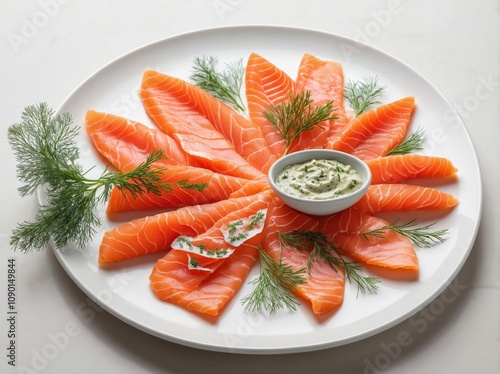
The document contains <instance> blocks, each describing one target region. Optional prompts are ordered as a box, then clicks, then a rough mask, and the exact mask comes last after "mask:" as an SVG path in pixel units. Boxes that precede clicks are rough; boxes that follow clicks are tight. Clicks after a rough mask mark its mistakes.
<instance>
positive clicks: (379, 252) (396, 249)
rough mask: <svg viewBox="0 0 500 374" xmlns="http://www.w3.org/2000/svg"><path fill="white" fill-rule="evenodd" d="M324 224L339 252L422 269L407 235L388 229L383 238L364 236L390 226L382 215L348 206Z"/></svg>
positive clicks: (386, 265) (388, 265) (372, 262)
mask: <svg viewBox="0 0 500 374" xmlns="http://www.w3.org/2000/svg"><path fill="white" fill-rule="evenodd" d="M324 224H325V228H324V230H325V232H328V233H329V234H330V237H331V240H332V242H333V243H334V244H335V246H336V248H337V249H338V251H339V252H340V253H342V254H343V255H345V256H349V257H351V258H352V259H353V260H355V261H358V262H363V263H365V264H369V265H374V266H380V267H384V268H389V269H404V270H407V271H412V272H415V273H417V272H418V271H419V265H418V258H417V254H416V253H415V249H414V247H413V244H412V243H411V241H410V240H409V239H408V238H406V237H405V236H403V235H401V234H399V233H397V232H395V231H393V230H385V232H384V234H383V236H382V237H376V236H373V235H366V236H365V235H363V233H368V232H370V231H372V230H376V229H380V228H382V227H384V226H386V225H388V222H387V221H385V220H383V219H382V218H378V217H375V216H372V215H370V214H366V213H360V212H357V211H356V210H355V209H346V210H344V211H343V212H341V213H339V214H337V215H334V216H333V217H330V219H327V220H326V222H324Z"/></svg>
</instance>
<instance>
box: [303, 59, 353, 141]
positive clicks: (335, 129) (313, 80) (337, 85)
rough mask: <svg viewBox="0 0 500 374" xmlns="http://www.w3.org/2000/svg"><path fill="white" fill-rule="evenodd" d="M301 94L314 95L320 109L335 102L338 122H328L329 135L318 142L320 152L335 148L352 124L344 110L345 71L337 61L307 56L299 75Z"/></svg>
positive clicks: (334, 120)
mask: <svg viewBox="0 0 500 374" xmlns="http://www.w3.org/2000/svg"><path fill="white" fill-rule="evenodd" d="M296 81H297V91H305V90H307V91H309V92H311V99H312V100H314V103H315V104H316V105H324V104H326V103H327V102H329V101H331V100H333V107H334V108H335V111H334V113H333V114H335V116H336V117H337V118H336V119H333V120H330V121H328V124H327V125H326V126H325V127H326V128H327V129H328V131H322V132H319V133H318V134H317V135H318V136H319V138H318V139H317V140H316V141H315V143H316V144H317V145H318V148H322V147H326V148H332V144H333V142H334V141H335V139H336V136H337V134H338V133H339V131H340V130H341V129H343V128H344V127H345V126H346V125H347V123H348V122H349V118H348V116H347V114H346V110H345V107H344V69H343V67H342V64H340V63H339V62H337V61H330V60H322V59H320V58H318V57H316V56H313V55H311V54H309V53H305V54H304V56H303V57H302V60H301V62H300V65H299V70H298V74H297V80H296Z"/></svg>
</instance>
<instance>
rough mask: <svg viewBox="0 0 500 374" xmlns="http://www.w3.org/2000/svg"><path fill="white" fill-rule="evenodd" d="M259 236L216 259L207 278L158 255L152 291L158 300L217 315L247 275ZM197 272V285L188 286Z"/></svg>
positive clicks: (152, 280) (254, 257)
mask: <svg viewBox="0 0 500 374" xmlns="http://www.w3.org/2000/svg"><path fill="white" fill-rule="evenodd" d="M260 240H261V236H260V235H259V236H257V237H254V238H252V239H250V240H249V242H248V243H245V244H243V245H241V246H240V247H238V248H237V250H236V251H235V252H234V253H233V254H232V255H231V256H230V257H228V258H227V259H226V260H224V261H223V262H219V263H217V265H218V267H217V268H216V269H215V270H214V272H213V273H211V274H210V275H209V276H208V277H207V278H204V277H203V276H205V275H206V274H205V272H203V271H196V270H195V271H194V272H193V271H190V272H189V271H188V270H185V269H186V268H185V265H184V264H183V263H182V262H179V263H175V262H171V261H166V260H164V259H160V260H159V261H158V262H157V263H156V265H155V267H154V269H153V272H152V274H151V276H150V283H151V287H152V289H153V292H154V293H155V295H156V296H157V297H158V298H159V299H160V300H163V301H168V302H171V303H174V304H177V305H179V306H181V307H183V308H185V309H187V310H189V311H193V312H199V313H202V314H208V315H212V316H216V315H218V314H219V313H220V311H221V310H222V309H223V308H224V306H225V305H226V304H227V302H228V301H229V300H230V299H231V298H232V297H233V296H234V294H235V293H236V292H237V291H238V290H239V289H240V288H241V285H242V283H243V282H244V280H245V279H246V277H247V276H248V273H249V272H250V269H251V267H252V265H253V264H254V263H255V261H256V259H257V256H258V245H259V242H260ZM188 272H189V273H188ZM186 273H188V274H186ZM199 275H201V276H202V277H203V279H201V280H200V283H199V285H198V286H197V287H194V288H193V289H190V286H191V285H192V283H196V280H198V276H199ZM175 291H176V292H175Z"/></svg>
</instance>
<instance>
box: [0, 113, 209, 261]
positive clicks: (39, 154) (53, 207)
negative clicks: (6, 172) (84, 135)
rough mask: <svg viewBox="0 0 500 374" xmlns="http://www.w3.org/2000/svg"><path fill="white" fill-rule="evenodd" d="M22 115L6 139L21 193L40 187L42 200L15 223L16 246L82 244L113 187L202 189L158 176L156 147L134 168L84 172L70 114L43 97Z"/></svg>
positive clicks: (155, 191)
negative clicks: (94, 176)
mask: <svg viewBox="0 0 500 374" xmlns="http://www.w3.org/2000/svg"><path fill="white" fill-rule="evenodd" d="M21 119H22V121H21V122H20V123H18V124H14V125H12V126H10V127H9V129H8V134H7V137H8V141H9V144H10V146H11V147H12V150H13V152H14V154H15V156H16V161H17V177H18V179H19V180H20V181H21V182H22V183H23V185H22V186H21V187H19V189H18V190H19V193H20V195H21V196H26V195H30V194H33V193H34V192H35V191H36V190H37V189H38V188H40V187H45V195H46V203H45V204H42V205H40V207H39V211H38V213H37V215H36V217H35V220H34V221H33V222H23V223H21V224H18V225H17V227H16V228H15V229H14V231H13V233H12V236H11V239H10V244H11V245H12V246H13V247H14V249H16V250H20V251H21V252H30V251H33V250H42V249H43V248H44V247H45V245H46V244H47V242H48V241H49V240H50V238H51V237H52V238H53V241H54V244H55V245H56V246H57V247H62V246H65V245H67V244H69V243H70V242H74V243H76V244H77V245H78V246H79V247H84V246H85V244H86V243H87V242H88V241H90V240H91V239H92V237H93V235H94V234H95V231H96V227H97V226H99V225H100V224H101V221H100V219H99V218H98V216H97V215H96V213H95V210H96V207H97V206H98V204H99V203H104V202H106V201H107V200H108V198H109V195H110V193H111V190H112V188H113V187H115V188H117V189H118V190H120V191H122V192H123V193H125V192H129V193H130V194H131V195H132V196H133V197H134V198H135V197H137V196H138V195H140V194H142V193H145V192H148V193H153V194H157V195H159V194H161V193H162V192H165V191H166V192H170V191H172V189H173V186H174V185H178V187H180V188H194V189H198V190H200V189H203V188H204V187H205V186H204V185H203V184H189V182H188V181H187V180H183V181H180V182H178V183H168V182H163V181H162V173H163V172H164V169H163V168H158V167H155V166H154V165H153V164H154V163H155V162H157V161H159V160H161V159H162V158H164V157H165V155H164V153H163V151H161V150H157V151H154V152H152V154H151V155H149V156H148V157H147V159H146V161H145V162H143V163H142V164H140V165H139V166H138V167H137V168H136V169H134V170H132V171H130V172H127V173H120V172H118V171H113V170H109V169H106V170H105V171H104V172H103V173H102V174H101V175H100V177H99V178H97V179H91V178H88V177H87V175H88V172H89V171H90V170H91V169H90V170H88V171H86V172H84V171H83V168H82V166H81V165H79V164H78V158H79V150H78V147H77V145H76V141H75V137H76V136H77V135H78V128H77V127H76V126H73V125H72V118H71V116H70V115H69V114H67V113H65V114H60V115H57V116H54V112H53V111H52V110H51V109H50V108H49V107H48V106H47V104H46V103H41V104H37V105H32V106H28V107H26V108H25V109H24V111H23V113H22V115H21Z"/></svg>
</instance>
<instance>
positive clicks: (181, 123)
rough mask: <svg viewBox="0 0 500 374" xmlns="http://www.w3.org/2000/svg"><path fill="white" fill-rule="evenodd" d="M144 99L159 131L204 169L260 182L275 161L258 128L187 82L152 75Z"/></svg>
mask: <svg viewBox="0 0 500 374" xmlns="http://www.w3.org/2000/svg"><path fill="white" fill-rule="evenodd" d="M140 95H141V99H142V101H143V104H144V107H145V109H146V112H147V113H148V114H149V116H150V117H151V118H152V119H153V121H154V122H155V123H156V124H157V125H158V127H159V128H160V129H162V130H163V131H165V132H166V133H167V134H169V135H170V136H172V137H173V138H175V139H176V140H177V141H178V142H179V143H180V145H181V147H182V148H183V149H184V151H186V153H188V154H189V155H190V157H192V158H193V159H194V160H196V162H197V163H199V164H200V165H202V166H205V167H210V168H211V169H212V170H214V171H217V172H223V173H225V174H229V175H233V176H238V177H244V178H249V179H254V178H261V177H262V173H265V172H267V170H268V169H269V167H270V166H271V164H272V163H273V161H274V159H275V158H274V156H273V155H272V154H271V151H270V150H269V148H268V146H267V144H266V142H265V139H264V136H263V134H262V132H261V130H260V129H259V128H258V127H257V126H255V125H254V124H253V123H252V122H251V121H249V120H247V119H246V118H245V117H243V116H242V115H240V114H239V113H238V112H236V111H235V110H234V109H233V108H231V107H230V106H228V105H226V104H224V103H222V102H221V101H220V100H217V99H216V98H214V97H213V96H211V95H210V94H208V93H206V92H205V91H203V90H202V89H200V88H198V87H196V86H194V85H192V84H190V83H188V82H186V81H184V80H182V79H179V78H175V77H172V76H169V75H165V74H162V73H159V72H156V71H153V70H148V71H146V72H145V73H144V76H143V80H142V85H141V93H140Z"/></svg>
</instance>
